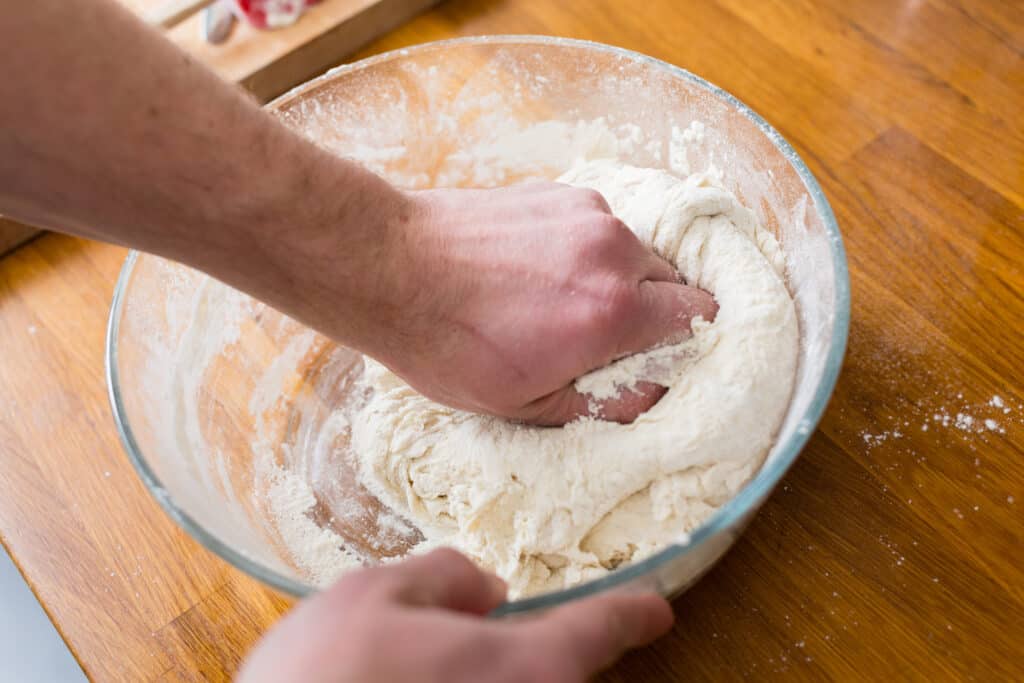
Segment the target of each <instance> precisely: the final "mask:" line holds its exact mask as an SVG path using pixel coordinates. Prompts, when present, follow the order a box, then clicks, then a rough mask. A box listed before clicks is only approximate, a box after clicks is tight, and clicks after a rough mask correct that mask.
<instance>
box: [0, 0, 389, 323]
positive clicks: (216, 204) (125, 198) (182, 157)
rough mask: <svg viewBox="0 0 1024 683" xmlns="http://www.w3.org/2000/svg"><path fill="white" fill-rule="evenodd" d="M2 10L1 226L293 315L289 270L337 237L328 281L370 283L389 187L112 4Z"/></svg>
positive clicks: (98, 0)
mask: <svg viewBox="0 0 1024 683" xmlns="http://www.w3.org/2000/svg"><path fill="white" fill-rule="evenodd" d="M6 11H7V15H6V16H5V20H4V22H2V24H0V55H2V57H3V62H4V64H5V65H7V68H6V69H5V72H6V73H5V76H4V78H2V79H0V102H2V103H3V104H2V105H0V213H3V214H6V215H9V216H11V217H14V218H18V219H21V220H24V221H26V222H30V223H34V224H36V225H40V226H44V227H49V228H52V229H55V230H61V231H65V232H72V233H76V234H79V235H85V236H89V237H93V238H97V239H102V240H106V241H111V242H117V243H120V244H125V245H130V246H133V247H136V248H139V249H143V250H146V251H151V252H154V253H158V254H161V255H164V256H167V257H170V258H174V259H176V260H179V261H182V262H185V263H188V264H190V265H193V266H195V267H198V268H202V269H204V270H207V271H208V272H211V273H212V274H214V275H215V276H217V277H219V278H221V279H223V280H226V281H228V282H230V283H231V284H234V285H236V286H239V287H242V288H244V289H246V290H248V291H250V292H251V293H253V294H255V295H257V296H260V297H262V298H264V299H268V300H270V301H271V303H276V302H277V301H280V300H282V297H284V298H286V299H288V301H289V307H292V306H291V302H292V300H293V299H301V298H302V297H291V296H289V293H288V292H287V291H282V290H287V289H288V288H289V287H292V286H300V285H298V284H297V283H295V282H293V280H294V279H295V272H296V271H297V270H299V271H301V270H302V268H298V269H297V268H296V264H295V263H293V262H292V261H293V260H302V259H305V258H306V256H305V255H304V254H303V253H298V251H299V250H296V252H295V253H291V251H292V250H291V249H290V248H291V247H298V246H300V243H301V244H302V245H304V246H305V247H309V246H310V245H311V244H313V243H315V242H316V241H317V239H318V235H320V236H324V237H329V239H330V240H331V246H332V248H333V253H332V265H333V267H335V268H337V269H341V270H342V271H345V272H348V273H350V274H351V276H352V277H353V279H354V280H358V279H360V278H363V277H365V272H366V271H369V270H370V269H371V267H372V261H373V256H374V255H373V253H372V252H373V247H372V244H373V243H374V242H375V241H377V239H378V238H379V235H377V234H375V233H376V232H377V231H378V230H379V229H380V228H381V226H380V225H376V224H375V220H376V218H378V217H380V216H382V215H384V214H385V213H386V212H384V211H382V210H380V209H381V206H382V205H388V204H394V203H396V202H400V201H401V199H400V195H399V194H398V193H397V192H396V191H395V190H393V189H392V188H391V187H389V186H388V185H387V184H386V183H384V182H383V181H381V180H380V179H378V178H376V177H375V176H373V175H372V174H369V173H367V172H364V171H362V170H361V169H359V168H357V167H355V166H354V165H351V164H347V163H345V162H343V161H341V160H340V159H338V158H336V157H333V156H331V155H329V154H327V153H326V152H323V151H321V150H319V149H318V148H316V147H315V146H314V145H312V144H310V143H308V142H306V141H304V140H302V139H301V138H300V137H299V136H297V135H295V134H294V133H292V132H291V131H289V130H287V129H286V128H285V127H284V126H282V125H280V124H279V123H277V122H276V121H275V120H273V119H272V118H271V117H270V116H268V115H267V114H266V113H265V112H263V111H262V110H261V109H260V108H259V107H258V106H257V105H256V103H254V102H253V101H252V100H251V99H250V98H248V97H247V96H246V95H244V94H243V93H242V92H241V91H239V90H238V89H237V88H235V87H233V86H231V85H229V84H226V83H224V82H222V81H221V80H220V79H218V78H217V77H216V76H215V75H214V74H213V73H211V72H210V71H208V70H207V69H206V68H205V67H203V66H202V65H200V64H197V63H196V62H195V61H194V60H193V59H192V58H190V57H189V56H187V55H185V54H184V53H182V52H181V51H179V50H178V49H177V48H176V47H174V46H173V45H172V44H170V43H169V42H167V41H166V40H164V39H163V38H161V37H160V36H158V35H156V33H155V32H153V31H152V30H150V29H149V28H148V27H146V26H144V25H143V24H142V22H140V21H139V20H138V19H136V18H135V17H134V16H133V15H131V14H130V13H129V12H127V11H126V10H124V9H123V8H121V7H120V6H118V5H117V4H116V3H114V2H113V1H112V0H37V2H33V3H11V6H10V7H8V8H6ZM299 232H301V235H298V234H297V233H299ZM339 238H343V239H339ZM339 246H341V247H342V248H341V249H339V248H338V247H339ZM356 289H358V288H356ZM338 305H339V306H342V307H344V305H345V302H338ZM289 312H291V313H293V314H297V315H298V316H299V317H307V316H305V315H304V312H303V311H301V310H290V311H289Z"/></svg>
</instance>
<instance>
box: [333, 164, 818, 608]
mask: <svg viewBox="0 0 1024 683" xmlns="http://www.w3.org/2000/svg"><path fill="white" fill-rule="evenodd" d="M560 180H561V181H562V182H567V183H571V184H573V185H579V186H585V187H591V188H594V189H596V190H598V191H600V192H601V193H602V194H604V196H605V198H606V199H607V200H608V203H609V205H610V206H611V208H612V211H613V212H614V213H615V214H616V215H617V216H618V217H619V218H621V219H622V220H623V221H624V222H625V223H626V225H628V226H629V227H630V228H631V229H632V230H633V231H634V232H635V233H636V234H637V235H638V236H639V238H640V239H641V240H642V241H643V242H644V243H645V244H648V245H650V246H652V247H653V248H654V250H655V251H657V253H658V254H660V255H661V256H662V257H664V258H665V259H667V260H668V261H669V262H671V263H674V264H675V265H676V267H677V268H678V270H679V272H680V273H681V274H682V275H683V276H684V277H685V278H686V280H687V282H689V283H690V284H695V285H697V286H699V287H702V288H704V289H706V290H707V291H709V292H711V293H713V294H714V296H715V298H716V300H717V301H718V304H719V312H718V315H717V317H716V318H715V321H714V322H713V323H707V322H705V321H703V320H700V319H698V320H697V321H695V322H694V325H693V328H694V334H693V336H692V337H691V338H690V339H688V340H686V341H684V342H682V343H680V344H675V345H672V346H666V347H662V348H660V349H656V350H654V351H651V352H648V353H645V354H639V355H637V356H633V357H630V358H627V359H623V360H622V361H619V362H617V363H615V364H612V365H611V366H609V367H607V368H603V369H601V370H598V371H596V372H593V373H591V374H590V375H587V376H585V377H581V378H580V379H579V380H577V387H578V388H579V389H580V390H581V391H584V392H587V393H590V394H592V395H594V396H596V397H601V396H605V395H608V394H610V393H613V392H614V391H615V390H616V387H617V386H621V385H623V384H630V383H632V382H635V381H637V380H640V379H649V380H654V381H657V382H659V383H661V384H664V385H666V386H667V387H668V388H669V389H668V392H667V393H666V394H665V396H664V397H663V398H662V399H661V400H660V401H659V402H658V403H657V404H656V405H655V406H654V407H653V408H651V409H650V410H649V411H647V412H646V413H644V414H643V415H641V416H640V417H639V418H638V419H637V420H636V421H635V422H633V423H632V424H628V425H620V424H615V423H610V422H604V421H601V420H595V419H583V420H577V421H575V422H572V423H570V424H568V425H566V426H565V427H562V428H555V429H551V428H538V427H530V426H525V425H518V424H513V423H510V422H507V421H505V420H501V419H498V418H493V417H487V416H481V415H475V414H471V413H467V412H463V411H459V410H454V409H451V408H447V407H445V406H442V405H440V404H437V403H435V402H433V401H431V400H429V399H426V398H424V397H423V396H421V395H419V394H418V393H416V392H415V391H414V390H413V389H411V388H410V387H409V386H408V385H406V384H405V383H404V382H403V381H402V380H401V379H399V378H398V377H396V376H395V375H394V374H392V373H391V372H389V371H388V370H387V369H386V368H385V367H383V366H382V365H380V364H378V363H376V362H374V361H372V360H370V359H367V362H366V371H365V373H364V376H363V379H362V382H363V383H364V384H365V388H366V389H367V394H368V396H369V399H368V401H367V402H366V404H365V405H364V406H363V407H362V408H361V409H360V410H359V414H358V415H357V416H356V418H355V419H354V420H353V421H352V424H353V429H352V443H351V446H352V450H353V452H354V453H355V454H357V457H358V458H359V466H360V476H361V478H362V480H363V483H364V484H365V485H366V486H367V487H368V488H369V489H370V490H371V491H372V492H373V493H374V494H375V495H377V496H378V497H379V498H380V499H381V500H382V502H384V503H385V504H386V505H388V506H390V507H391V508H392V509H394V510H395V511H396V512H397V513H399V514H400V515H402V516H404V517H405V518H407V519H408V520H409V521H411V522H413V523H414V524H416V525H417V526H418V527H419V528H420V530H421V531H422V532H423V535H424V537H425V539H426V540H425V541H424V545H425V546H431V547H432V546H435V545H449V546H452V547H455V548H457V549H459V550H461V551H462V552H464V553H466V554H468V555H469V556H470V557H472V558H474V559H475V560H476V561H477V562H479V563H480V564H481V565H483V566H484V567H486V568H489V569H491V570H493V571H496V572H497V573H498V574H499V575H500V576H502V577H503V578H505V579H506V581H508V583H509V589H510V595H511V596H512V597H522V596H525V595H532V594H536V593H540V592H545V591H548V590H553V589H558V588H563V587H568V586H571V585H574V584H577V583H579V582H581V581H584V580H588V579H591V578H595V577H598V576H601V575H603V574H605V573H607V572H608V571H610V570H611V569H614V568H615V567H617V566H618V565H619V564H621V563H623V562H628V561H632V560H637V559H640V558H642V557H644V556H646V555H649V554H651V553H653V552H655V551H657V550H658V549H660V548H662V547H664V546H665V545H667V544H668V543H670V542H672V541H673V540H674V539H677V538H678V537H680V536H681V535H682V534H683V533H687V532H690V531H691V530H693V529H694V528H696V527H697V526H698V525H700V524H701V523H702V522H703V521H704V520H705V519H707V517H708V516H709V515H710V514H711V513H712V512H714V510H715V509H716V508H717V507H718V506H720V505H722V504H723V503H724V502H725V501H727V500H728V499H729V498H730V497H732V496H733V495H735V493H736V492H737V491H738V490H739V489H740V487H742V486H743V484H745V483H746V482H747V481H748V480H749V479H750V477H751V476H752V475H753V474H754V472H755V471H756V470H757V468H758V467H759V466H760V465H761V463H762V461H763V459H764V457H765V455H766V454H767V452H768V450H769V448H770V447H771V445H772V443H773V440H774V437H775V434H776V432H777V430H778V428H779V425H780V424H781V422H782V419H783V417H784V415H785V412H786V408H787V405H788V403H789V399H790V394H791V392H792V390H793V382H794V377H795V374H796V362H797V344H798V340H797V318H796V312H795V310H794V305H793V300H792V298H791V297H790V295H789V293H788V291H787V289H786V287H785V284H784V281H783V277H782V276H783V259H782V254H781V252H780V250H779V246H778V243H777V242H776V241H775V238H774V237H773V236H772V235H771V234H770V233H769V232H768V231H767V230H764V229H763V228H761V227H760V226H759V225H758V224H757V222H756V220H755V217H754V215H753V213H752V212H750V211H749V210H748V209H746V208H744V207H743V206H741V205H740V204H739V202H738V201H737V199H736V197H735V196H734V195H733V194H732V193H730V192H729V191H727V190H725V189H723V188H721V187H718V186H716V185H715V184H714V180H712V179H709V178H708V177H705V176H704V175H701V174H697V175H691V176H689V177H688V178H686V179H685V180H684V179H680V178H677V177H676V176H673V175H671V174H669V173H665V172H663V171H658V170H652V169H641V168H634V167H630V166H624V165H621V164H619V163H617V162H614V161H607V160H605V161H596V162H588V163H584V164H580V165H578V166H577V167H575V168H573V169H572V170H570V171H569V172H568V173H566V174H565V175H563V176H562V177H561V178H560Z"/></svg>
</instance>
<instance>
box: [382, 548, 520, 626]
mask: <svg viewBox="0 0 1024 683" xmlns="http://www.w3.org/2000/svg"><path fill="white" fill-rule="evenodd" d="M381 571H387V572H388V573H389V576H388V579H389V580H390V581H392V582H393V584H392V586H393V587H392V590H394V591H395V596H396V598H397V599H398V600H399V601H401V602H403V603H405V604H407V605H416V606H422V607H442V608H445V609H451V610H456V611H458V612H469V613H472V614H486V613H487V612H490V611H491V610H493V609H494V608H495V607H497V606H498V605H500V604H501V603H502V602H504V601H505V594H506V591H507V588H506V586H505V582H504V581H502V580H501V579H499V578H498V577H497V576H495V575H494V574H490V573H488V572H485V571H483V570H482V569H480V568H479V567H477V566H476V565H475V564H473V562H472V561H471V560H470V559H469V558H467V557H466V556H465V555H463V554H461V553H459V552H456V551H455V550H452V549H451V548H441V549H438V550H435V551H433V552H431V553H429V554H427V555H422V556H419V557H413V558H410V559H407V560H404V561H402V562H400V563H398V564H394V565H391V566H389V567H386V568H383V569H382V570H381Z"/></svg>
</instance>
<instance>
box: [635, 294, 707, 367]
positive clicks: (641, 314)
mask: <svg viewBox="0 0 1024 683" xmlns="http://www.w3.org/2000/svg"><path fill="white" fill-rule="evenodd" d="M716 315H718V303H717V302H716V301H715V299H714V297H712V296H711V295H710V294H708V293H707V292H705V291H704V290H703V289H699V288H697V287H691V286H689V285H683V284H679V283H677V282H663V281H655V280H644V281H643V282H641V283H640V299H639V311H638V312H637V317H636V324H635V325H634V327H633V329H632V331H631V333H630V334H629V335H628V336H626V338H625V339H624V340H623V341H622V342H621V346H620V347H619V348H618V349H617V350H616V351H617V357H622V356H628V355H631V354H634V353H640V352H641V351H646V350H648V349H651V348H654V347H655V346H660V345H662V344H666V343H671V344H674V343H677V342H681V341H683V340H684V339H687V338H688V337H689V336H690V335H691V334H693V328H692V325H693V320H694V318H697V317H698V316H699V317H701V318H703V319H704V320H706V321H708V322H711V321H713V320H714V319H715V316H716Z"/></svg>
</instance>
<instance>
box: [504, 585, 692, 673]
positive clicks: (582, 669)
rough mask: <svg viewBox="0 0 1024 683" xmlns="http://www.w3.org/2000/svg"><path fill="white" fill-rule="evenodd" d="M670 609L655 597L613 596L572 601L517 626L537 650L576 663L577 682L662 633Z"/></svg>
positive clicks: (668, 623) (666, 627)
mask: <svg viewBox="0 0 1024 683" xmlns="http://www.w3.org/2000/svg"><path fill="white" fill-rule="evenodd" d="M673 620H674V615H673V614H672V608H671V607H670V606H669V604H668V602H667V601H665V599H664V598H661V597H659V596H657V595H655V594H653V593H648V594H635V593H633V594H630V593H611V594H608V595H600V596H597V597H593V598H588V599H586V600H581V601H579V602H573V603H569V604H568V605H564V606H562V607H559V608H557V609H554V610H552V611H551V612H548V613H547V614H545V615H543V616H541V617H539V618H538V619H537V621H536V622H524V623H522V624H519V625H517V628H520V629H523V633H524V637H525V638H526V639H527V640H528V641H532V643H534V645H535V647H536V650H534V652H536V651H540V652H542V653H544V654H545V655H546V656H551V657H556V658H559V659H561V660H562V661H566V662H571V663H572V672H573V674H574V675H573V677H572V678H573V679H576V678H577V677H578V679H579V680H583V679H585V678H587V677H589V676H592V675H593V674H595V673H597V672H598V671H601V670H602V669H604V668H606V667H607V666H609V665H610V664H612V663H613V662H614V661H615V660H617V659H618V658H619V657H621V656H622V654H623V653H624V652H625V651H626V650H628V649H630V648H634V647H640V646H641V645H646V644H648V643H650V642H651V641H653V640H654V639H656V638H658V637H659V636H661V635H664V634H665V633H666V632H667V631H668V630H669V629H670V628H671V627H672V622H673Z"/></svg>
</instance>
